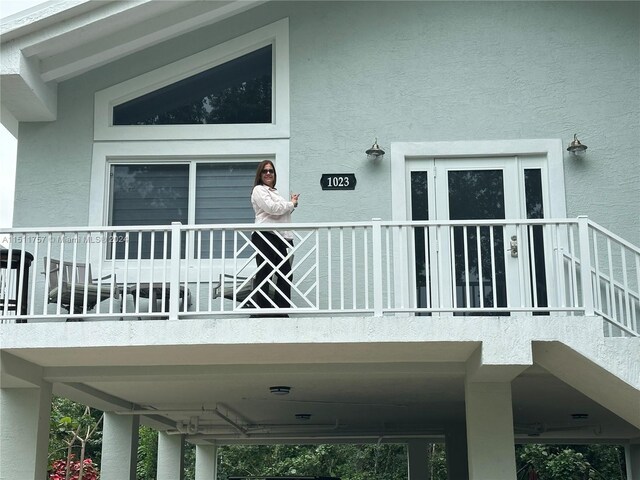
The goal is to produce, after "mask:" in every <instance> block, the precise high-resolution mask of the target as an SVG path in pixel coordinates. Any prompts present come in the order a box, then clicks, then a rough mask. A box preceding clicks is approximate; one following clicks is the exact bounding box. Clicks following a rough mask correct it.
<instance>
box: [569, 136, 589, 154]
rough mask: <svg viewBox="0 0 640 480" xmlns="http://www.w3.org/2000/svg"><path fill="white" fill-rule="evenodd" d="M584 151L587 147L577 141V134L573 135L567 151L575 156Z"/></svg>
mask: <svg viewBox="0 0 640 480" xmlns="http://www.w3.org/2000/svg"><path fill="white" fill-rule="evenodd" d="M586 149H587V146H586V145H584V144H582V143H580V140H578V134H577V133H574V134H573V140H572V141H571V143H570V144H569V146H568V147H567V151H569V152H571V153H573V154H575V155H577V154H580V153H583V152H584V151H585V150H586Z"/></svg>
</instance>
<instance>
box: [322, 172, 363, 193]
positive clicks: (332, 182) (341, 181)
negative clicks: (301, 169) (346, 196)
mask: <svg viewBox="0 0 640 480" xmlns="http://www.w3.org/2000/svg"><path fill="white" fill-rule="evenodd" d="M320 185H321V186H322V190H355V188H356V174H355V173H323V174H322V177H320Z"/></svg>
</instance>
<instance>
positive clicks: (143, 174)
mask: <svg viewBox="0 0 640 480" xmlns="http://www.w3.org/2000/svg"><path fill="white" fill-rule="evenodd" d="M111 180H112V188H111V202H110V212H111V225H114V226H119V225H122V226H125V225H126V226H129V225H170V224H171V222H182V223H183V224H185V225H186V224H187V221H188V204H189V165H186V164H182V165H179V164H174V165H149V164H147V165H113V166H112V168H111ZM117 238H118V239H120V238H124V234H118V236H117ZM140 242H142V246H141V255H140V256H141V258H144V259H148V258H151V233H150V232H145V233H140V234H137V233H131V234H130V235H129V240H128V258H138V244H139V243H140ZM125 243H126V242H119V243H118V244H117V246H116V258H124V256H125ZM153 243H154V255H153V256H154V258H162V256H163V249H164V248H165V240H164V236H163V235H162V234H160V233H156V234H155V236H154V242H153ZM183 245H184V242H183ZM166 249H167V258H169V257H170V252H171V245H170V237H167V242H166ZM108 253H109V255H110V254H111V251H110V250H109V252H108ZM183 255H184V252H183Z"/></svg>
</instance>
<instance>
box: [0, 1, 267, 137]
mask: <svg viewBox="0 0 640 480" xmlns="http://www.w3.org/2000/svg"><path fill="white" fill-rule="evenodd" d="M265 1H266V0H227V1H215V2H214V1H208V2H202V1H192V0H162V1H159V0H136V1H128V2H116V1H110V2H94V1H88V0H73V1H51V2H46V3H44V4H42V5H39V6H37V7H34V8H32V9H29V10H26V11H24V12H19V13H17V14H15V15H12V16H10V17H7V18H6V19H4V20H3V22H2V23H1V24H0V75H1V77H0V88H1V90H0V98H1V101H2V123H3V124H5V125H6V126H8V125H7V124H9V125H11V124H12V123H14V124H17V122H29V121H51V120H55V119H56V114H57V84H58V82H61V81H64V80H67V79H70V78H73V77H76V76H78V75H81V74H83V73H85V72H87V71H90V70H92V69H95V68H98V67H100V66H102V65H105V64H107V63H110V62H113V61H115V60H118V59H120V58H123V57H125V56H127V55H130V54H132V53H135V52H138V51H141V50H144V49H145V48H148V47H151V46H153V45H155V44H157V43H160V42H163V41H166V40H168V39H171V38H175V37H177V36H180V35H182V34H184V33H186V32H189V31H192V30H194V29H197V28H200V27H203V26H206V25H210V24H213V23H216V22H219V21H221V20H223V19H225V18H229V17H231V16H233V15H236V14H238V13H240V12H243V11H246V10H248V9H250V8H253V7H255V6H257V5H259V4H262V3H264V2H265Z"/></svg>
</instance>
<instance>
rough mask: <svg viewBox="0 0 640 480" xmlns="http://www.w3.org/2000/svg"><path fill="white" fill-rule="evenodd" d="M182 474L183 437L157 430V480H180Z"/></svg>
mask: <svg viewBox="0 0 640 480" xmlns="http://www.w3.org/2000/svg"><path fill="white" fill-rule="evenodd" d="M183 476H184V437H183V436H182V435H168V434H167V433H166V432H158V474H157V480H182V478H183Z"/></svg>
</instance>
